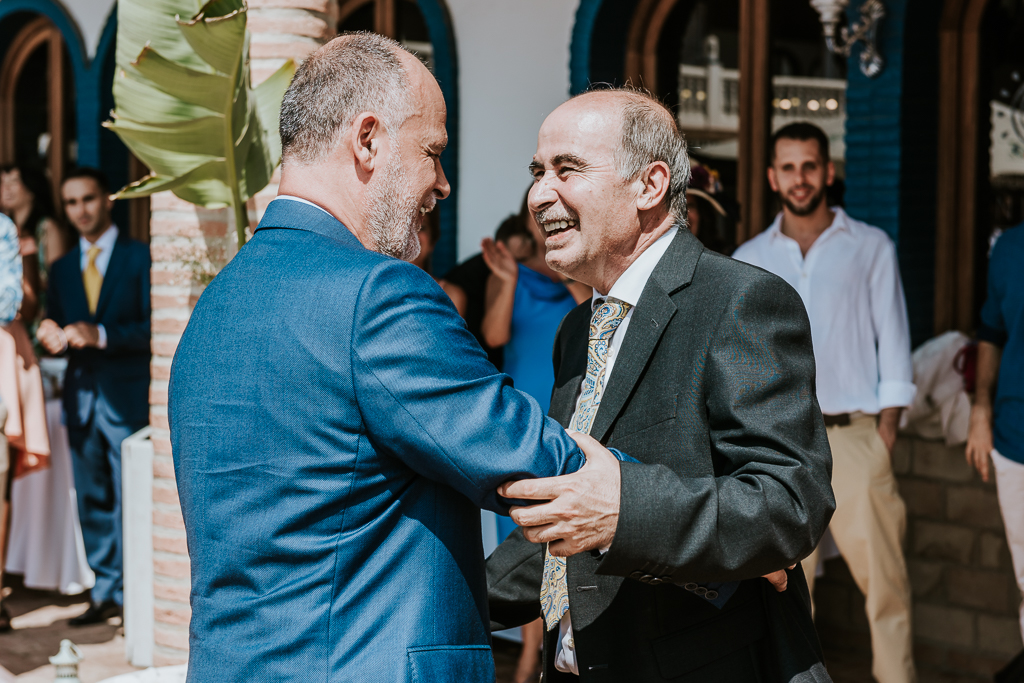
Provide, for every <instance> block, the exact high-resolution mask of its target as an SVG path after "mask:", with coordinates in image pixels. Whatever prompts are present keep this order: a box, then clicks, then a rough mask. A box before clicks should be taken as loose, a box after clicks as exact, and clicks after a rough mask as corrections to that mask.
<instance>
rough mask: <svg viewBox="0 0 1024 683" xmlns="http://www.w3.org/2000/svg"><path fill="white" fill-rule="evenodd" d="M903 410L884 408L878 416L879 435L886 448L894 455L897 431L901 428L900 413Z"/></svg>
mask: <svg viewBox="0 0 1024 683" xmlns="http://www.w3.org/2000/svg"><path fill="white" fill-rule="evenodd" d="M902 412H903V408H882V412H881V413H879V415H878V435H879V436H880V437H882V441H884V442H885V447H886V448H888V449H889V454H890V455H892V449H893V446H895V445H896V430H897V429H898V428H899V426H900V413H902Z"/></svg>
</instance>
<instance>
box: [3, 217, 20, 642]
mask: <svg viewBox="0 0 1024 683" xmlns="http://www.w3.org/2000/svg"><path fill="white" fill-rule="evenodd" d="M21 270H22V266H21V247H20V245H19V242H18V228H17V227H16V226H15V225H14V223H13V222H12V221H11V220H10V219H9V218H7V217H5V216H2V215H0V328H3V327H6V326H7V325H8V324H9V323H10V322H11V321H12V320H14V317H15V316H16V315H18V309H19V308H20V307H21V298H22V292H23V290H22V284H21V279H22V274H21ZM6 422H7V407H6V406H5V405H4V397H3V394H2V393H0V567H2V566H3V557H4V545H5V540H6V539H5V537H6V533H5V532H6V529H7V503H6V501H7V478H8V476H9V474H10V462H11V461H10V458H9V456H8V450H7V437H6V436H5V428H4V425H5V424H6ZM0 578H2V574H0ZM0 588H2V585H0ZM2 599H3V594H2V592H0V633H3V632H5V631H10V630H11V616H10V614H8V612H7V608H6V607H4V604H3V602H2Z"/></svg>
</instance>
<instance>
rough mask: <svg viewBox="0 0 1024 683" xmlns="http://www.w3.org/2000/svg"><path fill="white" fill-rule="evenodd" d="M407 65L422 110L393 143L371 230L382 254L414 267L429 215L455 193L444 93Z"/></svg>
mask: <svg viewBox="0 0 1024 683" xmlns="http://www.w3.org/2000/svg"><path fill="white" fill-rule="evenodd" d="M401 59H402V61H403V66H405V68H406V73H407V75H408V77H409V87H410V90H411V91H412V93H411V95H412V101H413V102H414V103H416V106H415V107H414V108H413V114H412V115H411V116H409V118H407V119H406V120H405V122H404V123H403V124H402V126H401V129H400V131H399V133H398V135H397V136H394V137H391V138H389V143H390V145H391V149H390V155H389V157H388V159H387V161H386V163H385V164H384V166H383V167H382V168H381V169H380V171H379V175H378V176H377V177H376V178H374V181H373V182H372V183H371V185H370V187H369V188H368V195H369V196H368V198H367V200H368V201H367V203H368V211H367V227H368V228H369V231H370V234H371V235H372V236H373V239H374V241H375V242H376V251H379V252H381V253H382V254H388V255H389V256H394V257H395V258H399V259H402V260H404V261H411V260H413V259H414V258H416V256H418V255H419V253H420V242H419V237H418V233H419V231H420V228H422V227H423V223H424V221H425V220H426V215H427V214H428V213H430V212H431V211H432V210H433V209H434V207H435V206H436V205H437V202H438V201H439V200H441V199H444V198H445V197H447V196H448V194H449V192H450V191H451V187H450V186H449V185H448V180H447V179H446V178H445V175H444V170H443V169H442V168H441V152H443V151H444V148H445V145H446V144H447V142H448V133H447V132H446V130H445V118H446V114H447V112H446V109H445V104H444V97H443V96H442V94H441V89H440V88H439V87H438V85H437V81H436V80H434V77H433V76H432V75H431V74H430V72H429V71H427V69H426V68H425V67H424V66H423V64H422V63H421V62H420V61H419V60H418V59H416V58H415V57H413V56H412V55H408V54H403V55H402V56H401Z"/></svg>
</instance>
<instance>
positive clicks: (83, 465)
mask: <svg viewBox="0 0 1024 683" xmlns="http://www.w3.org/2000/svg"><path fill="white" fill-rule="evenodd" d="M141 426H142V425H134V426H131V425H115V424H111V423H110V422H109V421H108V420H105V419H103V418H102V417H101V416H99V415H96V414H94V415H93V418H92V420H91V421H90V423H89V425H88V426H86V427H69V428H68V440H69V441H70V444H71V463H72V466H73V468H74V472H75V490H76V491H77V493H78V518H79V520H80V521H81V524H82V540H83V541H84V542H85V554H86V557H87V558H88V560H89V567H91V568H92V570H93V572H95V574H96V585H95V586H93V589H92V600H93V602H102V601H104V600H113V601H114V602H116V603H117V604H119V605H121V604H123V603H124V573H123V569H122V559H121V554H122V547H123V540H122V536H121V514H122V512H121V442H122V441H124V440H125V439H126V438H128V437H129V436H131V435H132V434H133V433H135V432H136V431H138V429H140V428H141Z"/></svg>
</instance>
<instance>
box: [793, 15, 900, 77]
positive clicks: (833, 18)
mask: <svg viewBox="0 0 1024 683" xmlns="http://www.w3.org/2000/svg"><path fill="white" fill-rule="evenodd" d="M810 2H811V6H812V7H813V8H814V9H815V10H817V12H818V14H819V15H820V16H821V25H822V29H823V33H824V34H825V45H826V46H827V47H828V49H829V52H832V53H833V54H837V55H841V56H843V57H849V56H850V52H851V51H852V50H853V46H854V45H856V44H857V43H858V42H862V43H863V44H864V47H863V48H862V49H861V53H860V71H861V73H863V74H864V75H865V76H867V77H868V78H874V77H875V76H877V75H878V74H879V73H880V72H881V71H882V66H883V65H884V64H885V62H883V61H882V56H881V55H880V54H878V48H877V46H876V45H875V37H876V34H877V32H878V22H879V21H881V19H882V17H884V16H885V5H883V4H882V0H867V1H866V2H865V3H864V4H863V5H861V6H860V19H861V20H860V23H857V24H853V25H851V26H849V27H846V26H844V27H842V28H841V29H839V36H838V38H837V37H836V28H837V27H838V26H839V20H840V19H841V18H842V15H843V12H844V11H845V10H846V6H847V5H848V4H850V0H810Z"/></svg>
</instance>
